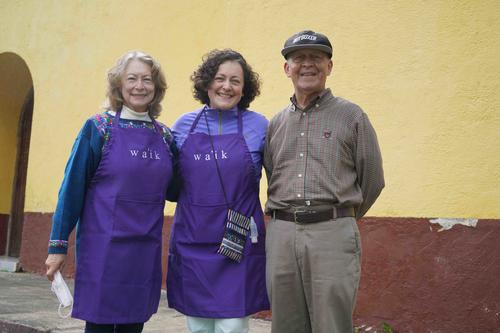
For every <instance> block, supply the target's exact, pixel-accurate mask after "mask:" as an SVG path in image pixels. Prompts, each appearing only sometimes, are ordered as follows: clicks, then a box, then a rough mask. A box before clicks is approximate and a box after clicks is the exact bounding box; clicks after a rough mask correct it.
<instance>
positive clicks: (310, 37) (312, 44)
mask: <svg viewBox="0 0 500 333" xmlns="http://www.w3.org/2000/svg"><path fill="white" fill-rule="evenodd" d="M305 48H307V49H316V50H320V51H323V52H325V53H326V54H328V56H329V57H330V58H331V57H332V54H333V50H332V44H331V43H330V41H329V40H328V37H326V36H325V35H323V34H320V33H318V32H314V31H312V30H304V31H301V32H298V33H296V34H295V35H293V36H292V37H290V38H288V39H287V40H286V42H285V45H284V46H283V50H281V54H282V55H283V57H285V59H286V58H287V56H288V55H289V54H290V53H291V52H293V51H295V50H298V49H305Z"/></svg>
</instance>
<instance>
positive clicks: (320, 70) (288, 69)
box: [284, 49, 333, 95]
mask: <svg viewBox="0 0 500 333" xmlns="http://www.w3.org/2000/svg"><path fill="white" fill-rule="evenodd" d="M332 67H333V62H332V60H331V59H330V58H329V57H328V56H327V55H326V53H324V52H322V51H318V50H314V49H302V50H297V51H294V52H292V53H291V54H290V55H289V56H288V59H287V61H286V62H285V66H284V69H285V73H286V75H287V76H288V77H289V78H291V79H292V82H293V86H294V87H295V93H296V94H306V95H310V94H318V93H320V92H322V91H323V90H324V89H325V85H326V79H327V77H328V76H329V75H330V73H331V72H332Z"/></svg>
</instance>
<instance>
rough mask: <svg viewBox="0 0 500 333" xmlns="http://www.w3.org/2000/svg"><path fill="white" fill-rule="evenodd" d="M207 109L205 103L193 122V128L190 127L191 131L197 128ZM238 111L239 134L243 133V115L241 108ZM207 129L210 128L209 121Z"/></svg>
mask: <svg viewBox="0 0 500 333" xmlns="http://www.w3.org/2000/svg"><path fill="white" fill-rule="evenodd" d="M207 111H208V107H207V106H206V105H205V106H204V107H203V109H202V110H201V111H200V112H198V114H197V115H196V118H195V119H194V121H193V124H192V125H191V128H190V129H189V133H192V132H193V131H194V130H195V128H196V126H197V125H198V122H199V121H200V118H201V115H202V114H203V113H206V112H207ZM236 112H238V134H243V115H242V112H241V110H240V109H239V108H238V110H237V111H236ZM207 130H210V129H209V128H208V122H207Z"/></svg>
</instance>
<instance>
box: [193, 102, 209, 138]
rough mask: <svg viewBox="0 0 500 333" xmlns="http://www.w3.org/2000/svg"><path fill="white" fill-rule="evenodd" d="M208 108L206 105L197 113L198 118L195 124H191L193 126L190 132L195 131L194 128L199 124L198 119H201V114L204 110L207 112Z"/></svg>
mask: <svg viewBox="0 0 500 333" xmlns="http://www.w3.org/2000/svg"><path fill="white" fill-rule="evenodd" d="M206 109H207V106H206V105H205V106H204V107H203V109H201V110H200V112H198V114H197V115H196V118H195V119H194V121H193V124H192V125H191V128H190V129H189V133H190V134H191V133H193V131H194V129H195V128H196V125H198V121H200V118H201V115H202V114H203V112H205V110H206Z"/></svg>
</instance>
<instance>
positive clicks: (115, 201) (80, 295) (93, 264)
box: [72, 112, 172, 324]
mask: <svg viewBox="0 0 500 333" xmlns="http://www.w3.org/2000/svg"><path fill="white" fill-rule="evenodd" d="M119 119H120V112H117V113H116V116H115V119H114V121H113V127H112V131H111V137H110V139H109V141H108V142H107V144H106V145H105V146H104V149H103V153H102V159H101V162H100V163H99V166H98V168H97V171H96V173H95V175H94V177H93V178H92V180H91V182H90V185H89V187H88V189H87V194H86V197H85V205H84V209H83V213H82V217H81V220H80V229H79V233H80V248H79V253H78V260H77V268H76V278H75V302H74V305H73V314H72V316H73V317H75V318H79V319H83V320H86V321H90V322H93V323H97V324H124V323H142V322H146V321H147V320H148V319H149V318H150V317H151V315H152V314H153V313H155V312H156V311H157V309H158V303H159V300H160V293H161V280H162V279H161V277H162V271H161V270H162V269H161V248H162V227H163V208H164V205H165V193H166V189H167V186H168V183H169V181H170V179H171V177H172V159H171V156H170V152H169V147H168V145H167V144H166V143H165V142H164V141H163V136H162V134H161V133H162V130H161V128H160V126H159V125H158V124H157V123H156V122H155V121H154V120H153V123H154V126H155V129H156V131H152V130H151V129H148V128H121V127H120V126H119Z"/></svg>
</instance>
